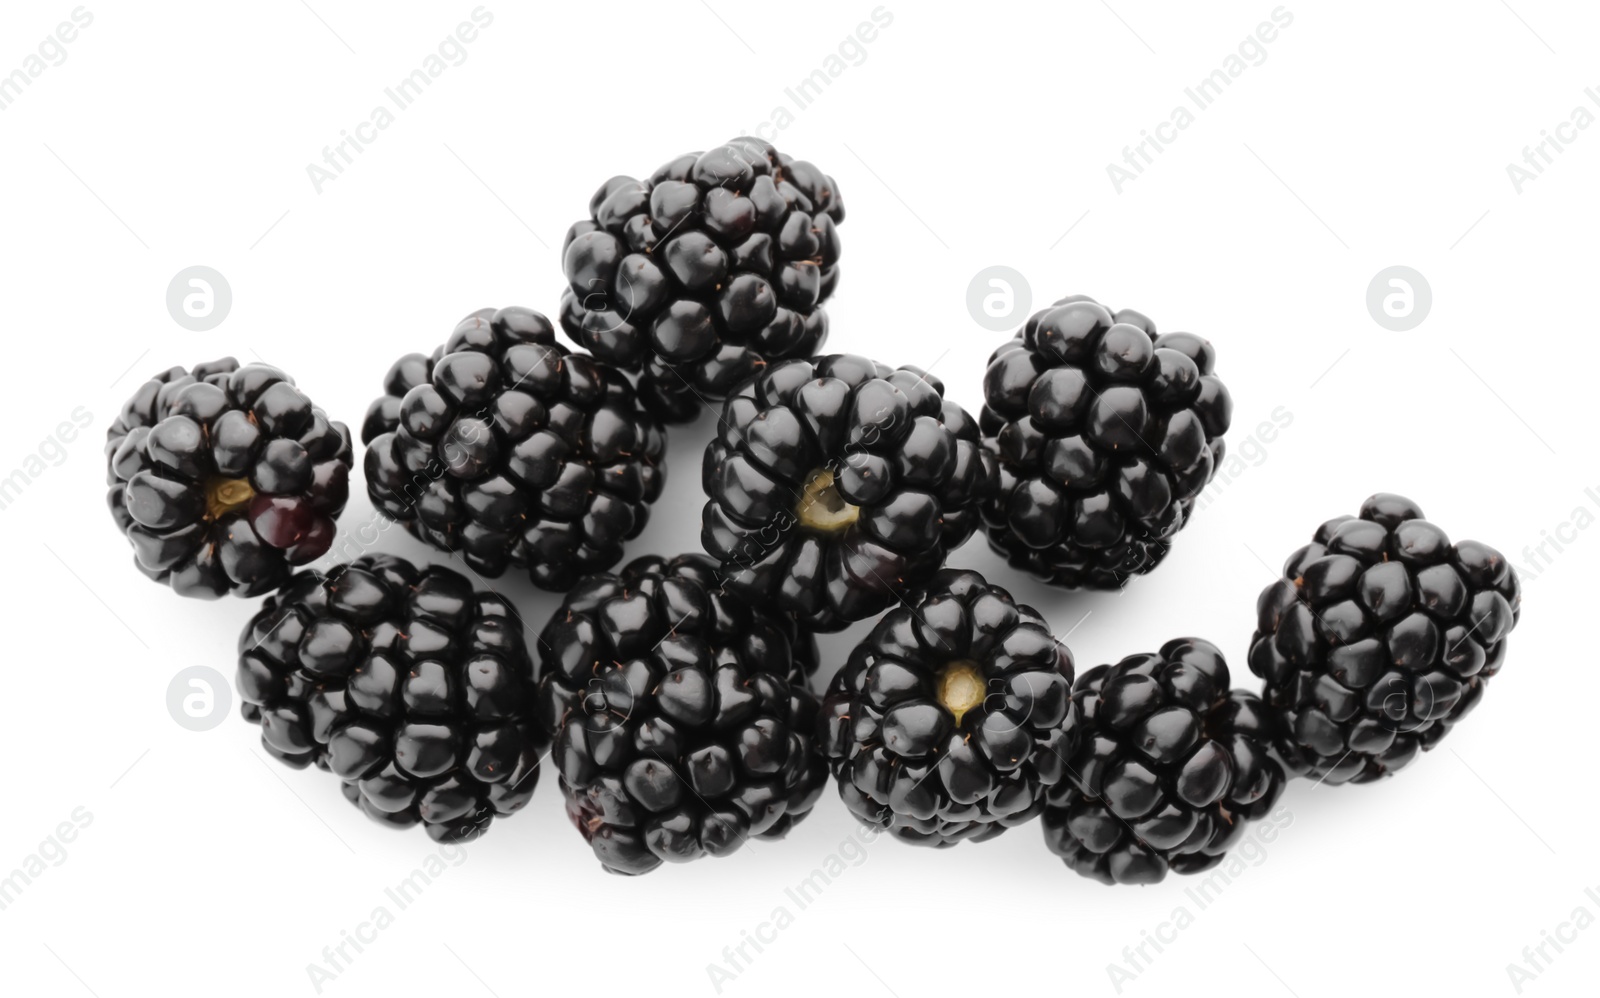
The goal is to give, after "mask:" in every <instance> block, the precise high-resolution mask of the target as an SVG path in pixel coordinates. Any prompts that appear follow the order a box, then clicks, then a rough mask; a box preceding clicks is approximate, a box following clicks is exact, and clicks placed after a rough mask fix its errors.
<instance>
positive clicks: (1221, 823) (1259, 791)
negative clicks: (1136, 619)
mask: <svg viewBox="0 0 1600 998" xmlns="http://www.w3.org/2000/svg"><path fill="white" fill-rule="evenodd" d="M1072 700H1073V702H1074V703H1075V704H1076V705H1077V707H1078V709H1079V710H1080V711H1081V712H1082V715H1083V737H1082V741H1081V742H1080V743H1079V747H1078V751H1077V754H1076V755H1074V756H1073V757H1072V761H1071V763H1070V765H1069V767H1068V776H1069V779H1067V780H1063V781H1062V782H1061V783H1060V784H1058V785H1057V786H1056V789H1055V790H1054V791H1053V792H1052V793H1051V795H1050V806H1049V808H1048V809H1046V811H1045V812H1044V822H1043V824H1044V837H1045V844H1046V845H1047V846H1049V848H1050V850H1051V851H1052V852H1054V853H1055V854H1056V855H1058V856H1060V857H1061V858H1062V859H1063V860H1064V861H1065V862H1066V864H1067V866H1069V867H1071V868H1072V869H1074V870H1076V871H1077V872H1079V873H1081V874H1083V875H1084V876H1086V877H1092V878H1093V879H1095V880H1098V881H1100V882H1101V883H1106V884H1153V883H1157V882H1159V881H1160V880H1161V879H1162V878H1164V877H1165V876H1166V875H1167V871H1168V870H1173V871H1175V872H1178V873H1198V872H1200V871H1202V870H1207V869H1210V868H1211V867H1213V866H1216V865H1217V864H1218V863H1220V862H1222V858H1223V854H1224V853H1225V852H1227V850H1228V849H1229V848H1230V847H1231V846H1232V845H1233V844H1234V843H1235V842H1237V841H1238V840H1239V838H1240V836H1241V835H1242V834H1243V832H1244V828H1245V824H1246V823H1247V822H1249V821H1253V820H1255V819H1257V818H1261V817H1263V816H1265V815H1266V814H1267V813H1268V812H1270V811H1271V810H1272V808H1273V807H1274V806H1275V805H1276V804H1277V801H1278V797H1279V796H1280V795H1281V794H1282V792H1283V785H1284V782H1285V777H1284V773H1283V769H1282V768H1281V767H1280V766H1279V765H1278V763H1277V762H1276V761H1274V760H1273V758H1272V756H1271V753H1270V744H1271V737H1270V734H1271V728H1270V722H1271V717H1270V712H1269V711H1268V710H1267V709H1266V706H1265V705H1264V704H1263V703H1262V702H1261V699H1260V698H1259V697H1257V696H1256V695H1255V694H1253V693H1249V692H1246V691H1245V690H1230V689H1229V686H1228V663H1227V662H1225V661H1223V658H1222V653H1221V652H1220V651H1218V650H1217V648H1216V646H1215V645H1213V644H1211V643H1210V642H1207V641H1201V640H1200V639H1198V638H1178V639H1176V640H1174V641H1168V642H1167V643H1166V644H1164V645H1162V646H1161V650H1160V651H1159V652H1157V653H1156V654H1154V655H1149V654H1145V655H1130V656H1128V657H1127V658H1124V659H1123V660H1122V661H1120V662H1118V663H1117V664H1116V665H1098V666H1095V667H1094V668H1093V669H1090V670H1089V671H1088V672H1085V673H1084V674H1083V675H1081V676H1079V677H1078V682H1077V685H1076V686H1074V687H1073V691H1072Z"/></svg>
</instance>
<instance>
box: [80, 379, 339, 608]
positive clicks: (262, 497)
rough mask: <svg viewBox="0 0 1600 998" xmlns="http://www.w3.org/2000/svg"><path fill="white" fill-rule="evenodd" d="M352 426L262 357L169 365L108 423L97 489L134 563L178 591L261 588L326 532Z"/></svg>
mask: <svg viewBox="0 0 1600 998" xmlns="http://www.w3.org/2000/svg"><path fill="white" fill-rule="evenodd" d="M350 464H351V449H350V431H349V430H348V429H347V428H346V427H345V425H344V424H343V423H338V422H333V421H331V420H329V419H328V417H327V415H326V414H325V413H323V411H322V410H321V409H319V408H317V407H316V406H314V405H312V404H311V400H310V399H308V398H306V396H305V395H304V394H303V393H302V392H301V391H300V390H299V389H298V388H296V387H295V386H294V379H293V378H290V377H289V376H288V375H287V374H284V373H283V372H282V371H280V370H278V369H277V368H275V367H270V366H268V365H266V364H247V365H245V366H244V367H240V366H239V362H238V361H236V360H234V359H233V358H232V357H224V358H223V359H221V360H214V361H212V362H210V363H208V364H196V365H195V367H194V370H192V371H186V370H184V369H183V368H181V367H174V368H171V369H169V370H167V371H163V372H162V373H160V374H158V375H156V376H155V377H153V378H151V379H150V380H149V381H146V382H145V383H144V384H142V385H140V386H139V390H138V391H136V392H135V393H134V395H133V397H132V398H130V399H129V400H128V401H127V402H126V403H124V405H123V406H122V411H121V412H120V413H119V414H118V415H117V419H116V421H115V422H114V423H112V424H111V428H110V429H108V430H107V431H106V484H107V485H108V486H109V491H108V492H107V494H106V501H107V503H108V504H109V505H110V507H111V516H112V518H113V519H114V520H115V521H116V524H117V529H119V530H121V531H122V532H123V534H124V535H126V537H127V538H128V541H129V543H131V544H132V545H133V552H134V565H135V567H137V568H138V569H139V571H141V572H143V573H144V574H145V575H147V576H149V577H150V578H152V579H154V580H156V581H157V582H164V583H166V584H168V585H170V586H171V587H172V588H173V590H174V591H176V592H178V593H179V594H181V595H184V596H196V597H199V598H201V599H215V598H217V597H219V596H223V595H225V594H227V593H230V592H231V593H233V594H235V595H237V596H259V595H260V594H262V593H265V592H270V591H272V590H273V589H276V588H278V587H279V586H281V585H283V583H284V582H285V581H287V580H288V578H289V575H290V573H291V572H292V571H293V568H292V566H295V565H304V564H306V563H308V562H311V561H314V560H316V559H317V558H319V557H321V556H322V555H323V553H325V552H326V551H327V550H328V546H329V545H330V544H332V543H333V535H334V522H333V521H334V520H335V519H336V518H337V517H338V515H339V513H340V512H341V511H342V510H343V509H344V505H345V501H346V500H347V499H348V498H349V495H350Z"/></svg>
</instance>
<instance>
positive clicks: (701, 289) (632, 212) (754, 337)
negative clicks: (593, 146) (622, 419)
mask: <svg viewBox="0 0 1600 998" xmlns="http://www.w3.org/2000/svg"><path fill="white" fill-rule="evenodd" d="M842 221H844V202H843V201H842V200H840V197H839V188H838V185H836V184H835V183H834V182H833V178H832V177H829V176H827V175H825V174H823V173H822V171H820V170H818V169H817V168H816V167H814V166H812V165H811V164H810V163H807V162H805V161H803V160H796V159H793V158H792V157H790V156H787V155H784V154H783V153H780V152H778V151H777V150H776V149H774V148H773V147H772V146H771V144H769V143H767V142H764V141H762V140H761V139H755V138H749V137H743V138H737V139H733V140H731V141H729V142H727V143H725V144H724V145H722V146H719V147H718V148H715V149H712V150H710V151H708V152H704V153H689V154H687V155H684V156H679V157H678V158H677V159H674V160H673V161H672V162H670V163H668V164H666V165H665V166H663V167H661V168H660V169H659V170H657V171H656V172H655V173H653V174H651V175H650V176H649V177H648V178H647V179H645V180H642V181H641V180H635V179H634V178H632V177H612V178H611V179H610V180H608V181H606V182H605V184H604V185H603V186H602V187H601V188H600V190H599V191H597V192H595V195H594V197H593V198H592V199H591V200H590V202H589V218H587V219H585V220H583V221H581V222H578V223H577V224H576V225H574V226H572V228H571V229H570V230H569V231H568V232H567V239H566V243H565V244H564V245H563V246H562V253H563V255H564V266H565V271H566V277H567V282H568V285H569V286H568V288H567V291H566V292H565V294H564V295H563V296H562V299H561V325H562V328H564V329H565V330H566V332H567V334H568V335H569V336H571V337H572V339H573V341H574V342H576V343H578V344H580V345H582V346H583V347H584V348H585V349H587V350H589V351H590V352H592V353H593V354H594V355H595V356H596V357H599V358H600V359H601V360H603V361H606V362H608V363H611V364H615V365H617V366H618V367H621V368H623V369H625V370H628V371H640V370H642V371H643V376H642V378H641V380H640V383H639V391H640V394H641V396H642V397H643V398H644V400H645V401H646V403H647V404H648V405H649V406H650V408H651V410H652V411H653V412H656V413H657V414H658V415H660V416H661V417H662V418H663V419H666V420H668V421H669V422H686V421H688V420H690V419H693V418H694V416H695V415H697V414H698V413H699V411H700V407H701V405H702V404H703V400H706V399H711V400H721V399H723V398H725V397H726V396H727V395H728V394H729V393H730V392H732V391H733V390H734V388H735V387H737V386H738V385H739V383H740V382H742V381H745V380H746V379H748V378H750V377H752V376H753V375H755V374H756V373H757V372H758V371H760V370H761V368H762V367H763V366H764V365H765V364H766V363H768V362H771V361H776V360H782V359H785V358H789V357H809V356H811V355H813V354H815V353H816V352H817V351H818V350H819V349H820V348H821V346H822V342H823V340H824V339H826V338H827V335H828V319H827V315H826V314H825V313H824V312H823V311H822V309H821V308H819V307H818V306H819V305H820V304H821V302H822V301H823V300H824V299H826V298H827V297H828V296H829V295H830V294H832V293H833V289H834V287H835V286H836V285H837V284H838V281H839V268H838V260H839V234H838V230H837V228H836V227H835V226H836V225H837V223H839V222H842Z"/></svg>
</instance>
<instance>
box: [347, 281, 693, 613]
mask: <svg viewBox="0 0 1600 998" xmlns="http://www.w3.org/2000/svg"><path fill="white" fill-rule="evenodd" d="M384 392H385V394H384V396H383V397H382V398H380V399H378V400H377V401H376V402H374V403H372V407H371V408H370V409H368V410H367V418H366V422H365V423H364V424H363V426H362V428H361V439H362V442H364V443H365V444H366V445H367V455H366V473H367V493H368V495H370V496H371V497H372V503H373V505H374V506H376V507H377V508H378V509H379V510H381V511H383V512H384V513H385V514H387V515H388V516H390V517H392V518H394V519H395V520H398V521H399V522H400V523H402V524H404V525H405V527H406V529H407V530H408V531H410V532H411V533H412V534H414V535H415V536H417V537H418V538H420V539H421V540H423V541H426V542H427V543H429V544H431V545H433V546H434V547H437V548H441V549H443V550H446V551H450V552H456V553H459V554H460V555H461V557H462V559H463V560H464V561H465V562H466V563H467V565H468V566H470V567H471V568H472V570H473V571H474V572H477V573H479V574H480V575H484V576H488V577H494V576H498V575H501V574H502V573H504V572H505V570H506V569H507V567H509V566H513V565H515V566H518V567H523V568H526V569H527V570H528V572H529V574H530V575H531V576H532V578H533V583H534V585H536V586H538V587H540V588H541V589H549V590H553V591H557V592H559V591H561V590H563V589H565V588H567V587H568V586H571V585H572V584H573V583H574V582H575V581H577V579H578V578H580V577H581V576H583V575H584V574H585V573H588V572H594V571H599V570H602V569H605V568H609V567H610V566H612V565H614V564H616V563H617V560H618V559H620V558H621V557H622V544H623V542H624V541H626V540H630V539H632V538H633V537H636V536H637V535H638V533H639V531H641V530H643V529H644V526H645V522H646V520H647V519H648V517H649V513H650V507H649V504H650V503H652V502H654V501H655V500H656V497H658V496H659V495H660V494H661V487H662V483H663V481H664V480H665V477H666V467H665V466H664V464H663V463H662V462H663V458H664V457H665V453H666V433H665V431H664V430H663V429H662V428H661V425H660V423H658V422H657V421H656V420H654V419H653V418H651V417H650V416H649V415H647V414H646V413H645V412H644V411H643V410H642V409H640V408H639V406H638V403H637V401H636V399H635V396H634V392H633V389H632V388H631V387H630V386H629V385H628V381H627V379H626V378H625V377H623V375H622V374H621V372H619V371H617V370H616V369H615V368H612V367H610V366H609V365H606V364H602V363H600V362H598V361H596V360H595V359H594V358H592V357H588V356H585V355H583V354H574V353H569V352H568V351H567V350H566V348H564V347H562V346H560V345H558V344H557V343H556V342H555V330H554V329H553V328H552V327H551V325H550V322H549V320H547V319H546V318H545V317H544V316H542V315H540V314H539V313H538V312H534V311H531V310H529V309H525V308H503V309H500V310H499V311H494V310H493V309H482V310H480V311H477V312H474V313H473V314H471V315H469V316H467V317H466V318H465V319H463V320H462V321H461V323H460V324H459V325H457V326H456V329H455V332H454V333H452V334H451V335H450V339H449V341H448V342H447V343H445V345H444V346H442V347H440V348H439V349H438V350H435V351H434V353H433V356H432V357H424V356H423V355H422V354H416V353H414V354H407V355H406V356H404V357H402V358H400V359H399V360H398V361H396V362H395V364H394V366H393V367H391V368H390V369H389V374H388V376H387V377H386V378H385V380H384Z"/></svg>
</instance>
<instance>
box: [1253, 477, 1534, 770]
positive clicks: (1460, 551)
mask: <svg viewBox="0 0 1600 998" xmlns="http://www.w3.org/2000/svg"><path fill="white" fill-rule="evenodd" d="M1521 612H1522V588H1521V585H1520V583H1519V582H1518V580H1517V573H1516V572H1515V571H1513V570H1512V568H1511V565H1510V563H1509V562H1507V561H1506V559H1505V557H1504V556H1503V555H1501V554H1500V552H1499V551H1496V550H1495V549H1494V548H1492V547H1490V546H1488V545H1487V544H1480V543H1479V542H1477V541H1460V542H1458V543H1454V544H1452V543H1451V542H1450V538H1449V537H1448V536H1446V535H1445V532H1444V531H1443V530H1440V529H1439V528H1438V527H1436V526H1434V525H1433V524H1432V523H1429V522H1428V521H1427V520H1425V519H1423V516H1422V510H1421V509H1419V508H1418V507H1417V505H1416V504H1415V503H1413V502H1412V501H1411V500H1409V499H1406V498H1403V497H1401V496H1397V495H1389V494H1384V493H1380V494H1378V495H1375V496H1372V497H1371V498H1369V499H1368V500H1367V501H1366V502H1364V503H1362V504H1361V512H1360V515H1359V516H1340V517H1335V518H1334V519H1332V520H1329V521H1328V522H1326V523H1324V524H1323V525H1322V526H1321V527H1319V528H1318V529H1317V532H1316V536H1315V537H1314V538H1313V539H1312V542H1311V543H1310V544H1307V545H1306V546H1305V547H1302V548H1301V549H1300V550H1298V551H1296V552H1295V553H1294V554H1292V555H1290V556H1289V560H1288V561H1287V562H1286V563H1285V564H1284V568H1283V578H1281V579H1279V580H1278V581H1277V582H1274V583H1273V584H1272V585H1270V586H1268V587H1267V588H1266V589H1264V590H1263V591H1262V593H1261V598H1260V599H1259V600H1257V602H1256V613H1257V621H1256V634H1255V637H1254V638H1253V639H1252V641H1251V643H1250V671H1251V672H1254V673H1255V674H1256V675H1258V676H1260V677H1262V678H1263V679H1265V680H1266V684H1265V685H1266V688H1265V690H1264V692H1263V694H1262V695H1263V696H1264V697H1265V699H1266V700H1267V702H1268V703H1269V704H1270V705H1271V706H1272V707H1273V708H1274V709H1275V710H1277V711H1278V712H1279V713H1280V715H1281V718H1282V724H1281V725H1280V730H1281V733H1282V741H1281V744H1280V750H1281V753H1282V755H1283V757H1284V759H1285V760H1286V761H1287V762H1288V764H1289V765H1290V767H1291V768H1293V769H1294V770H1295V771H1297V772H1300V773H1303V774H1306V775H1309V776H1312V777H1315V778H1316V779H1318V780H1323V781H1326V782H1329V783H1345V782H1352V783H1366V782H1368V781H1371V780H1376V779H1378V778H1380V777H1383V776H1388V775H1390V774H1392V773H1393V772H1395V771H1396V770H1398V769H1400V768H1401V767H1402V766H1405V765H1406V764H1407V763H1409V762H1410V761H1411V760H1412V759H1414V758H1415V757H1416V755H1417V753H1418V752H1419V751H1422V750H1426V749H1430V748H1432V747H1433V746H1434V745H1435V744H1437V743H1438V741H1439V739H1441V738H1443V737H1444V736H1445V734H1446V733H1447V732H1448V731H1449V730H1450V729H1451V728H1452V727H1453V726H1454V725H1455V724H1456V722H1457V721H1460V720H1461V718H1463V717H1465V716H1466V714H1467V712H1468V711H1470V710H1472V708H1474V707H1476V706H1477V705H1478V701H1479V700H1480V699H1482V697H1483V691H1484V689H1485V687H1486V686H1487V685H1488V682H1489V678H1490V677H1491V676H1493V675H1494V674H1495V673H1497V672H1499V671H1500V666H1501V665H1502V664H1503V663H1504V661H1505V654H1506V635H1508V634H1510V633H1511V629H1512V628H1513V627H1515V626H1516V623H1517V619H1518V617H1519V616H1520V615H1521Z"/></svg>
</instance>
